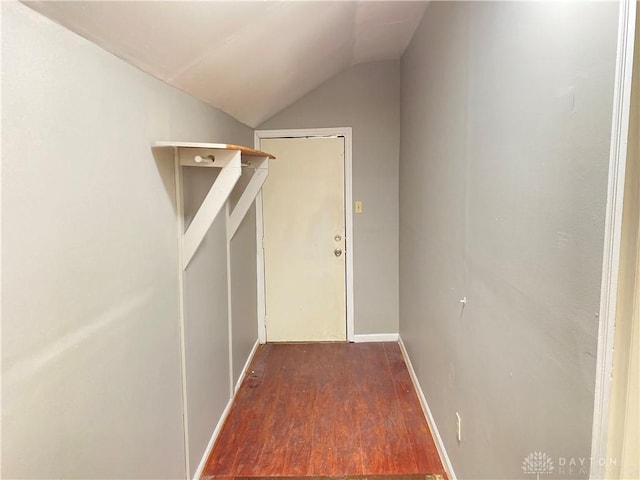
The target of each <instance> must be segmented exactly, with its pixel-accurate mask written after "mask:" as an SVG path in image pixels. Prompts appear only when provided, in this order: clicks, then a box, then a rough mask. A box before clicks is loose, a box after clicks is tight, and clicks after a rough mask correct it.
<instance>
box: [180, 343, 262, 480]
mask: <svg viewBox="0 0 640 480" xmlns="http://www.w3.org/2000/svg"><path fill="white" fill-rule="evenodd" d="M258 345H259V343H258V342H257V341H256V343H255V344H254V345H253V348H252V349H251V352H249V356H248V357H247V361H246V362H245V364H244V367H243V368H242V372H241V373H240V378H238V383H237V384H236V387H235V389H234V390H233V395H232V396H231V398H230V399H229V401H228V402H227V406H226V407H224V410H223V412H222V415H221V416H220V419H219V420H218V423H217V424H216V428H214V429H213V433H212V434H211V438H210V439H209V443H208V444H207V448H205V450H204V453H203V455H202V459H200V464H199V465H198V468H197V469H196V471H195V473H194V474H193V480H200V477H201V476H202V472H203V471H204V468H205V467H206V466H207V460H209V456H210V455H211V451H212V450H213V446H214V445H215V443H216V440H217V439H218V436H219V435H220V432H221V431H222V427H223V426H224V422H225V421H226V420H227V417H228V416H229V412H230V411H231V406H232V405H233V402H234V400H235V398H236V393H237V392H238V389H239V388H240V385H241V384H242V381H243V380H244V377H245V374H246V372H247V370H248V369H249V365H251V362H252V361H253V357H254V356H255V354H256V351H257V350H258ZM187 478H190V476H189V474H188V472H187Z"/></svg>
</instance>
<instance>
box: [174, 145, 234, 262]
mask: <svg viewBox="0 0 640 480" xmlns="http://www.w3.org/2000/svg"><path fill="white" fill-rule="evenodd" d="M224 153H227V152H224ZM230 153H231V155H230V157H231V158H228V159H221V161H220V162H219V161H218V159H217V157H216V161H215V162H214V164H213V165H212V166H216V167H218V166H222V165H221V164H224V166H222V170H221V172H220V173H219V174H218V177H217V178H216V180H215V181H214V182H213V185H211V189H210V190H209V193H207V196H206V197H205V199H204V200H203V201H202V205H200V208H199V209H198V211H197V213H196V214H195V216H194V217H193V220H192V221H191V224H190V225H189V227H188V228H187V231H186V232H185V233H184V241H183V245H184V249H183V257H182V268H183V269H184V270H186V268H187V266H188V265H189V262H191V259H192V258H193V256H194V254H195V253H196V250H198V247H199V246H200V244H201V243H202V240H203V239H204V237H205V235H206V234H207V231H208V230H209V228H210V227H211V224H212V223H213V221H214V220H215V219H216V217H217V216H218V213H220V211H221V210H222V207H224V205H225V203H226V202H227V199H228V198H229V195H230V194H231V191H232V190H233V187H235V185H236V183H237V182H238V179H239V178H240V175H241V169H242V166H241V164H240V161H241V160H240V157H241V155H240V152H239V151H234V152H230ZM217 155H219V154H217ZM220 156H222V155H220ZM191 161H192V159H189V160H188V162H189V163H187V162H183V161H182V159H181V164H182V165H190V166H191V165H193V163H190V162H191Z"/></svg>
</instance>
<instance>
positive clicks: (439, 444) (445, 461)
mask: <svg viewBox="0 0 640 480" xmlns="http://www.w3.org/2000/svg"><path fill="white" fill-rule="evenodd" d="M398 343H399V344H400V350H401V351H402V356H403V357H404V362H405V363H406V364H407V369H408V370H409V375H410V376H411V381H412V382H413V386H414V387H415V389H416V392H417V394H418V399H419V400H420V404H421V405H422V411H423V412H424V416H425V417H426V418H427V423H428V424H429V429H430V430H431V434H432V435H433V439H434V440H435V443H436V448H437V449H438V453H439V454H440V460H442V465H443V466H444V469H445V471H446V472H447V475H448V477H449V480H457V477H456V474H455V472H454V471H453V465H451V460H450V459H449V455H447V450H446V448H444V442H443V441H442V437H441V436H440V433H439V432H438V427H437V426H436V422H435V420H434V419H433V415H432V414H431V409H430V408H429V404H428V403H427V399H426V397H425V396H424V392H423V391H422V387H421V386H420V382H419V381H418V377H417V376H416V372H415V370H414V369H413V365H412V364H411V359H410V358H409V353H408V352H407V349H406V348H405V346H404V342H403V341H402V337H399V338H398Z"/></svg>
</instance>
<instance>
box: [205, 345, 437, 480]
mask: <svg viewBox="0 0 640 480" xmlns="http://www.w3.org/2000/svg"><path fill="white" fill-rule="evenodd" d="M415 473H421V474H439V475H442V476H443V477H444V469H443V467H442V463H441V461H440V458H439V456H438V452H437V450H436V447H435V444H434V442H433V439H432V436H431V433H430V431H429V428H428V426H427V423H426V421H425V418H424V415H423V413H422V409H421V407H420V403H419V402H418V398H417V395H416V393H415V390H414V388H413V384H412V383H411V378H410V376H409V372H408V371H407V368H406V366H405V364H404V360H403V358H402V353H401V352H400V348H399V346H398V345H397V344H396V343H312V344H267V345H262V346H260V347H259V349H258V351H257V353H256V356H255V358H254V361H253V364H252V366H251V367H250V368H249V371H248V374H247V376H246V378H245V380H244V382H243V384H242V386H241V387H240V390H239V391H238V393H237V395H236V399H235V401H234V404H233V406H232V408H231V411H230V413H229V416H228V417H227V420H226V422H225V424H224V427H223V428H222V431H221V433H220V436H219V437H218V440H217V442H216V445H215V446H214V449H213V451H212V452H211V455H210V457H209V459H208V461H207V465H206V467H205V469H204V472H203V478H225V477H226V478H234V477H236V476H238V477H240V476H245V477H252V476H253V477H277V476H314V475H315V476H347V475H349V476H351V475H378V474H398V475H400V474H415ZM444 478H446V477H444Z"/></svg>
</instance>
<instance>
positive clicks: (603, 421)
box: [589, 0, 636, 480]
mask: <svg viewBox="0 0 640 480" xmlns="http://www.w3.org/2000/svg"><path fill="white" fill-rule="evenodd" d="M635 21H636V2H635V1H634V0H622V1H621V2H620V17H619V24H618V51H617V56H616V76H615V83H614V97H613V117H612V126H611V150H610V158H609V185H608V189H607V210H606V212H607V213H606V220H605V231H604V252H603V260H602V285H601V291H600V312H599V318H600V325H599V330H598V353H597V357H596V381H595V399H594V406H593V428H592V437H591V458H607V436H608V429H609V402H610V397H611V376H612V373H613V345H614V331H615V320H616V302H617V294H618V270H619V263H620V240H621V236H622V204H623V198H624V180H625V169H626V163H627V141H628V135H629V110H630V107H631V78H632V70H633V47H634V45H633V44H634V36H635ZM604 474H605V466H602V465H600V464H599V462H595V463H594V465H593V468H592V469H591V472H590V474H589V478H591V479H594V480H595V479H600V478H603V477H604Z"/></svg>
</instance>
